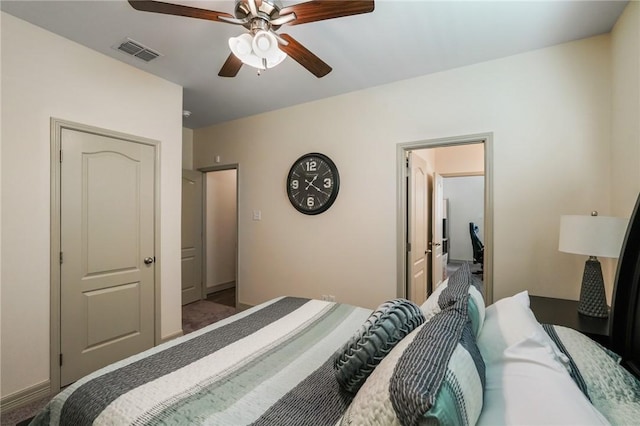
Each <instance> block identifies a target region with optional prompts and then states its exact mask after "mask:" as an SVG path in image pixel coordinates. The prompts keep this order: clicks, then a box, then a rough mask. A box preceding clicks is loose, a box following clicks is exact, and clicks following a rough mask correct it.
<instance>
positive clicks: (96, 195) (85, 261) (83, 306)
mask: <svg viewBox="0 0 640 426" xmlns="http://www.w3.org/2000/svg"><path fill="white" fill-rule="evenodd" d="M61 148H62V154H61V157H62V164H61V169H60V170H61V171H60V174H61V182H60V185H61V188H60V190H61V198H60V219H61V222H60V245H61V247H60V250H61V254H60V257H61V265H60V347H61V354H62V356H61V367H60V379H61V380H60V382H61V383H60V384H61V386H65V385H67V384H69V383H71V382H74V381H76V380H77V379H79V378H80V377H82V376H84V375H86V374H87V373H90V372H92V371H94V370H96V369H98V368H100V367H103V366H105V365H107V364H110V363H112V362H114V361H118V360H120V359H123V358H125V357H127V356H129V355H132V354H135V353H138V352H140V351H142V350H145V349H148V348H150V347H152V346H153V343H154V292H155V254H154V244H155V241H154V238H155V235H154V229H155V223H154V217H155V212H154V205H155V199H154V197H155V195H154V194H155V182H154V179H155V147H154V146H151V145H146V144H141V143H133V142H129V141H124V140H121V139H117V138H114V137H108V136H101V135H97V134H93V133H87V132H83V131H79V130H71V129H63V130H62V136H61Z"/></svg>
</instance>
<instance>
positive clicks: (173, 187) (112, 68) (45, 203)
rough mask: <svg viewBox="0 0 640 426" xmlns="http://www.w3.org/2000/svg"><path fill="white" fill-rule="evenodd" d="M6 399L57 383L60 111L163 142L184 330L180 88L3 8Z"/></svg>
mask: <svg viewBox="0 0 640 426" xmlns="http://www.w3.org/2000/svg"><path fill="white" fill-rule="evenodd" d="M1 31H2V33H1V38H2V82H1V83H2V84H1V85H2V206H3V212H2V226H1V228H2V283H1V291H2V306H1V310H2V314H1V315H2V317H1V320H2V353H1V355H2V364H1V366H0V368H1V369H2V382H1V388H2V390H1V394H2V397H3V398H4V397H6V396H8V395H11V394H13V393H15V392H17V391H22V390H24V389H26V388H29V387H31V386H34V385H39V384H46V383H47V382H48V380H49V356H50V355H49V303H50V302H49V282H50V281H49V271H50V269H49V251H50V238H49V236H50V233H49V231H50V229H49V227H50V225H49V222H50V217H49V212H50V134H49V120H50V118H51V117H56V118H60V119H64V120H68V121H74V122H78V123H83V124H87V125H91V126H96V127H101V128H106V129H111V130H114V131H118V132H123V133H128V134H132V135H137V136H142V137H146V138H150V139H155V140H159V141H160V154H161V162H160V168H161V182H160V185H161V194H160V196H161V225H160V227H161V232H162V241H161V250H162V252H161V256H160V258H159V262H158V265H159V270H160V277H161V283H162V295H161V296H162V304H161V307H160V308H161V313H162V321H161V330H162V335H163V336H168V335H171V334H173V333H177V332H179V331H180V330H181V322H180V316H181V310H180V285H179V283H180V202H179V200H180V191H181V189H180V176H181V138H182V133H181V132H182V130H181V127H182V117H181V110H182V89H181V87H179V86H177V85H175V84H173V83H169V82H167V81H165V80H162V79H160V78H157V77H155V76H152V75H150V74H147V73H145V72H142V71H139V70H137V69H135V68H133V67H130V66H128V65H125V64H123V63H122V62H119V61H116V60H114V59H111V58H108V57H107V56H104V55H102V54H99V53H96V52H95V51H92V50H89V49H87V48H85V47H82V46H80V45H78V44H76V43H73V42H71V41H69V40H67V39H65V38H62V37H59V36H56V35H54V34H52V33H49V32H47V31H45V30H42V29H40V28H38V27H35V26H33V25H31V24H28V23H26V22H24V21H21V20H19V19H17V18H15V17H13V16H11V15H8V14H5V13H2V30H1Z"/></svg>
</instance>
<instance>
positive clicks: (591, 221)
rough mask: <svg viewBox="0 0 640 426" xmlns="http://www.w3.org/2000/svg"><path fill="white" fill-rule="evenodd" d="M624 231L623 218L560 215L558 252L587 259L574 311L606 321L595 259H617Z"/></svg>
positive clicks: (601, 280) (605, 302)
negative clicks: (582, 256) (576, 308)
mask: <svg viewBox="0 0 640 426" xmlns="http://www.w3.org/2000/svg"><path fill="white" fill-rule="evenodd" d="M626 228H627V219H623V218H619V217H611V216H598V212H595V211H594V212H592V213H591V216H573V215H567V216H561V217H560V242H559V244H558V250H560V251H562V252H565V253H573V254H582V255H585V256H589V259H587V261H586V262H585V265H584V274H583V276H582V287H581V289H580V302H579V304H578V312H579V313H581V314H583V315H588V316H591V317H599V318H606V317H608V316H609V307H608V306H607V298H606V295H605V292H604V280H603V278H602V268H601V267H600V262H599V261H598V258H597V256H600V257H612V258H617V257H618V256H620V249H621V247H622V241H623V239H624V234H625V231H626Z"/></svg>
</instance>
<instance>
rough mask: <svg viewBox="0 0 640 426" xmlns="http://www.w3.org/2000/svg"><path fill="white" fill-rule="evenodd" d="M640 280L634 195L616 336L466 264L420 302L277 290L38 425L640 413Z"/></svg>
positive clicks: (579, 419)
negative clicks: (500, 289) (487, 282)
mask: <svg viewBox="0 0 640 426" xmlns="http://www.w3.org/2000/svg"><path fill="white" fill-rule="evenodd" d="M639 289H640V197H639V198H638V202H637V203H636V206H635V210H634V212H633V216H632V218H631V220H630V223H629V227H628V229H627V234H626V237H625V243H624V246H623V249H622V254H621V257H620V260H619V263H618V270H617V274H616V284H615V289H614V298H613V306H612V313H611V333H610V335H611V344H610V349H607V348H604V347H602V346H600V345H599V344H598V343H596V342H594V341H592V340H591V339H589V338H588V337H586V336H584V335H582V334H580V333H578V332H577V331H575V330H571V329H567V328H564V327H560V326H554V325H552V324H551V325H550V324H540V323H539V322H538V321H537V320H536V319H535V316H534V315H533V313H532V312H531V310H530V309H529V307H528V306H529V299H528V294H527V293H526V292H523V293H520V294H517V295H514V296H512V297H508V298H505V299H502V300H500V301H497V302H496V303H494V304H492V305H490V306H484V301H483V297H482V286H481V281H479V280H478V279H477V277H475V276H474V275H473V274H471V273H470V271H469V268H468V266H463V267H462V268H460V269H459V270H458V271H457V272H456V273H455V274H453V275H452V276H451V277H450V278H449V279H448V281H447V282H446V283H445V284H443V285H441V286H439V287H438V289H437V291H436V292H434V293H433V294H432V295H430V296H429V298H428V299H427V301H426V302H425V303H424V304H423V305H421V306H417V305H415V304H413V303H411V302H409V301H406V300H404V299H394V300H391V301H387V302H385V303H383V304H382V305H380V307H378V308H377V309H375V310H370V309H365V308H361V307H357V306H351V305H347V304H339V303H333V302H327V301H320V300H313V299H304V298H298V297H282V298H277V299H274V300H271V301H268V302H266V303H263V304H261V305H259V306H256V307H254V308H251V309H249V310H246V311H244V312H241V313H239V314H236V315H234V316H233V317H231V318H227V319H225V320H222V321H219V322H217V323H215V324H212V325H210V326H208V327H206V328H204V329H201V330H198V331H196V332H193V333H191V334H189V335H186V336H183V337H182V338H179V339H176V340H174V341H171V342H167V343H165V344H162V345H160V346H157V347H155V348H152V349H150V350H148V351H145V352H142V353H140V354H138V355H135V356H133V357H130V358H128V359H125V360H123V361H120V362H117V363H115V364H112V365H110V366H107V367H105V368H103V369H101V370H99V371H96V372H94V373H92V374H90V375H88V376H86V377H84V378H83V379H81V380H79V381H77V382H76V383H74V384H72V385H71V386H69V387H67V388H66V389H64V390H63V391H62V392H60V393H59V394H58V395H57V396H56V397H54V398H53V399H52V400H51V402H50V403H49V404H48V405H47V406H46V407H45V408H44V410H43V411H42V412H41V413H40V414H39V415H38V416H36V418H35V419H34V420H33V422H32V424H35V425H41V424H42V425H44V424H56V425H57V424H69V425H71V424H72V425H84V424H110V425H123V424H139V425H143V424H176V425H185V424H210V425H241V424H255V425H386V424H445V425H457V424H463V425H467V424H468V425H474V424H479V425H499V424H633V423H636V422H637V419H638V418H640V382H639V381H638V377H640V308H639V306H640V292H639Z"/></svg>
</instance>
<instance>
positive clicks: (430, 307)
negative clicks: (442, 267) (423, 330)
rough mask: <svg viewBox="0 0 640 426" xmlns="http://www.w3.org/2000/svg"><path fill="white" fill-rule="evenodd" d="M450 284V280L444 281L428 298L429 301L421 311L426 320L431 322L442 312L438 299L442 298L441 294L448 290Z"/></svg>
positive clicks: (426, 301) (422, 306)
mask: <svg viewBox="0 0 640 426" xmlns="http://www.w3.org/2000/svg"><path fill="white" fill-rule="evenodd" d="M448 283H449V278H447V279H446V280H444V281H443V282H442V284H440V285H439V286H438V287H436V289H435V291H434V292H433V293H431V294H430V295H429V297H427V300H425V301H424V303H423V304H422V305H420V310H421V311H422V314H423V315H424V319H425V320H426V321H429V320H430V319H431V318H433V316H434V315H435V314H437V313H438V312H440V311H441V309H440V305H439V304H438V299H439V298H440V293H442V290H444V289H445V288H447V284H448Z"/></svg>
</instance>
